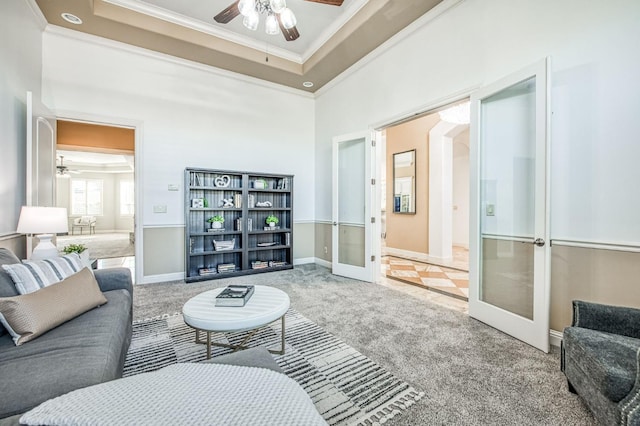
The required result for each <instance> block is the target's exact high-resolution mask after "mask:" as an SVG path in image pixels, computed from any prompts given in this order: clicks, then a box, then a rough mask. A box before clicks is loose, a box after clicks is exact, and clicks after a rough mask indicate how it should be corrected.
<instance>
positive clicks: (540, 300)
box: [469, 58, 551, 352]
mask: <svg viewBox="0 0 640 426" xmlns="http://www.w3.org/2000/svg"><path fill="white" fill-rule="evenodd" d="M549 73H550V60H549V58H545V59H543V60H541V61H539V62H537V63H535V64H533V65H531V66H529V67H526V68H524V69H522V70H520V71H517V72H515V73H512V74H510V75H508V76H506V77H504V78H502V79H500V80H498V81H496V82H494V83H492V84H490V85H487V86H485V87H483V88H481V89H479V90H477V91H476V92H474V93H473V94H472V95H471V146H470V160H471V161H470V162H471V164H470V168H469V175H470V178H471V185H470V195H471V202H470V206H469V207H470V226H469V239H470V241H469V243H470V244H469V315H470V316H471V317H473V318H476V319H479V320H480V321H482V322H484V323H486V324H488V325H490V326H492V327H495V328H497V329H499V330H501V331H503V332H505V333H507V334H509V335H511V336H514V337H516V338H518V339H520V340H522V341H524V342H526V343H529V344H530V345H532V346H534V347H536V348H538V349H540V350H542V351H544V352H548V351H549V300H550V256H551V249H550V239H549V228H550V227H549V212H550V208H549V207H550V205H549V202H550V190H549V185H550V179H549V168H550V167H549V166H550V162H549V152H550V149H549V142H550V129H549V126H550V102H549V99H550V96H549V92H550V84H549V81H550V78H549ZM534 76H535V77H536V92H535V93H536V95H535V96H536V124H535V130H536V136H535V137H536V154H535V155H536V157H535V158H536V162H535V179H536V184H535V200H536V201H535V207H534V209H535V214H534V217H535V222H536V225H535V230H534V235H533V238H532V239H531V241H528V242H529V243H532V244H533V240H534V239H536V238H542V239H544V242H545V245H544V246H543V247H538V246H536V247H535V249H534V294H533V320H529V319H526V318H523V317H522V316H519V315H516V314H514V313H512V312H509V311H507V310H505V309H501V308H498V307H496V306H493V305H491V304H489V303H486V302H484V301H482V300H480V289H479V286H480V244H481V235H480V214H481V206H480V179H479V177H480V174H479V173H480V163H479V161H480V155H479V152H480V142H481V141H480V134H479V130H480V129H479V124H478V123H480V119H481V117H480V102H481V101H482V100H483V99H486V98H488V97H489V96H491V95H493V94H495V93H498V92H500V91H502V90H503V89H505V88H507V87H510V86H513V85H515V84H517V83H520V82H522V81H525V80H527V79H529V78H531V77H534Z"/></svg>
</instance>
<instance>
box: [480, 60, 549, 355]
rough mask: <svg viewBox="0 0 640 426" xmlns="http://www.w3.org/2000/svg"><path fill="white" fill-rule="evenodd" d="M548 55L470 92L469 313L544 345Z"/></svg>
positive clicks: (546, 341) (546, 335) (546, 325)
mask: <svg viewBox="0 0 640 426" xmlns="http://www.w3.org/2000/svg"><path fill="white" fill-rule="evenodd" d="M548 72H549V63H548V59H546V60H543V61H540V62H539V63H536V64H534V65H532V66H530V67H528V68H526V69H523V70H521V71H519V72H517V73H514V74H512V75H510V76H508V77H505V78H503V79H501V80H500V81H497V82H495V83H493V84H491V85H488V86H486V87H483V88H482V89H480V90H478V91H477V92H475V93H474V94H473V95H472V96H471V138H472V139H471V140H472V143H471V150H470V159H471V176H472V185H471V191H470V192H471V209H472V212H471V223H470V240H471V241H470V258H469V272H470V273H469V278H470V283H469V284H470V285H469V315H470V316H472V317H473V318H476V319H478V320H480V321H482V322H484V323H486V324H488V325H491V326H493V327H495V328H497V329H499V330H501V331H504V332H505V333H507V334H510V335H512V336H514V337H516V338H518V339H520V340H522V341H524V342H526V343H529V344H530V345H532V346H534V347H536V348H538V349H540V350H542V351H544V352H548V350H549V266H550V265H549V259H550V248H549V226H548V222H549V191H548V185H549V176H548V152H549V149H548V144H549V110H550V107H549V78H548Z"/></svg>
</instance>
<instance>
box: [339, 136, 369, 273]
mask: <svg viewBox="0 0 640 426" xmlns="http://www.w3.org/2000/svg"><path fill="white" fill-rule="evenodd" d="M371 137H372V133H371V131H370V130H368V131H362V132H355V133H350V134H346V135H340V136H335V137H334V138H333V143H332V170H333V172H332V177H333V178H332V221H331V224H332V226H331V228H332V229H331V244H332V259H331V267H332V272H333V273H334V274H336V275H341V276H345V277H348V278H353V279H358V280H362V281H367V282H373V281H374V280H375V277H376V275H375V274H374V272H375V270H374V266H375V265H376V261H375V259H376V257H374V258H373V259H370V257H371V256H372V255H374V249H373V248H372V240H373V237H372V235H373V234H372V231H373V229H374V227H373V225H374V224H372V223H371V220H370V219H369V218H374V220H375V217H376V216H375V214H374V212H373V210H372V208H373V201H374V200H375V198H376V197H375V196H374V189H375V185H372V182H373V181H372V178H373V176H374V175H375V171H374V170H375V167H373V164H374V163H373V161H375V151H374V149H375V147H372V144H371ZM359 139H364V143H365V170H364V173H365V176H364V177H365V188H362V190H363V191H364V202H365V205H364V257H365V258H364V267H359V266H354V265H346V264H341V263H339V236H338V232H339V226H338V220H339V205H338V194H339V192H338V188H339V187H338V183H339V179H340V177H339V173H338V172H339V171H338V164H339V163H338V154H339V149H338V148H339V145H340V144H341V143H344V142H349V141H353V140H359ZM377 215H378V217H379V215H380V213H379V212H378V213H377ZM378 220H379V219H378Z"/></svg>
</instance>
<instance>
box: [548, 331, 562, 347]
mask: <svg viewBox="0 0 640 426" xmlns="http://www.w3.org/2000/svg"><path fill="white" fill-rule="evenodd" d="M560 343H562V332H560V331H556V330H549V344H550V345H551V346H557V347H560Z"/></svg>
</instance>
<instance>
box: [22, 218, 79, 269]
mask: <svg viewBox="0 0 640 426" xmlns="http://www.w3.org/2000/svg"><path fill="white" fill-rule="evenodd" d="M16 232H18V233H20V234H30V235H34V234H37V237H38V239H39V240H40V243H39V244H38V245H37V246H36V248H34V249H33V252H32V253H31V257H30V259H31V260H41V259H48V258H51V257H58V249H57V248H56V246H54V245H53V243H52V242H51V238H53V235H54V234H57V233H58V232H69V222H68V221H67V209H66V208H64V207H32V206H23V207H22V210H21V211H20V219H19V220H18V229H17V231H16Z"/></svg>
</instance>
